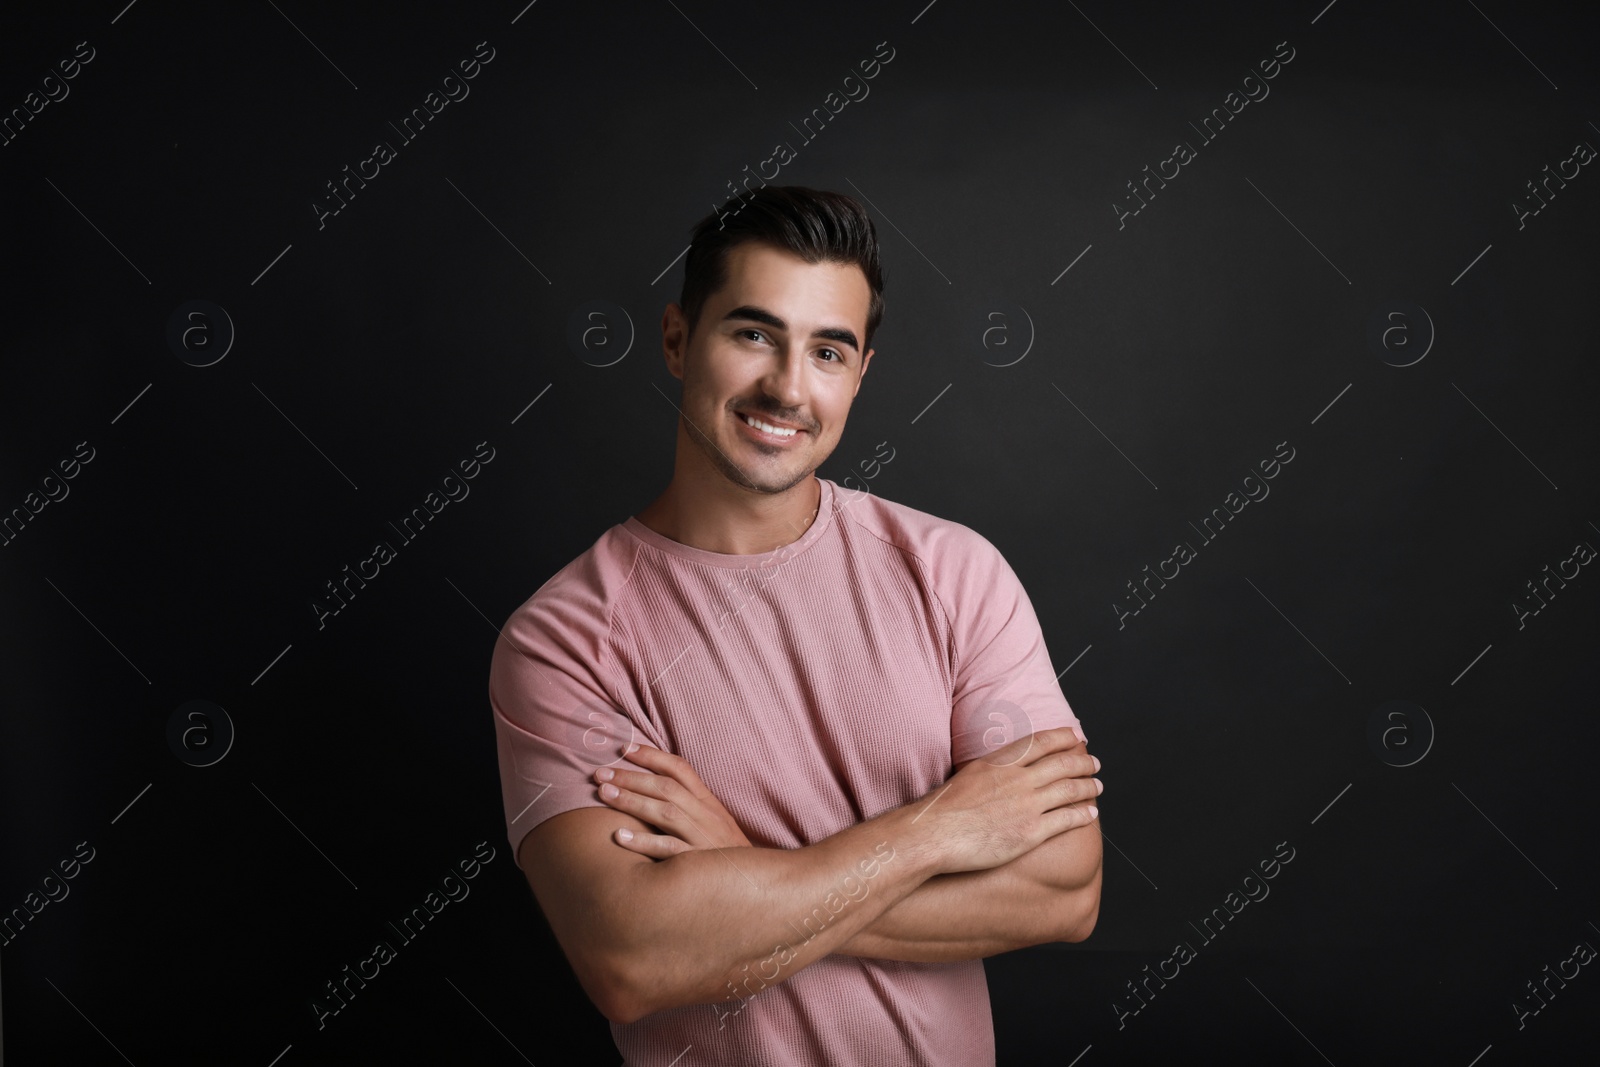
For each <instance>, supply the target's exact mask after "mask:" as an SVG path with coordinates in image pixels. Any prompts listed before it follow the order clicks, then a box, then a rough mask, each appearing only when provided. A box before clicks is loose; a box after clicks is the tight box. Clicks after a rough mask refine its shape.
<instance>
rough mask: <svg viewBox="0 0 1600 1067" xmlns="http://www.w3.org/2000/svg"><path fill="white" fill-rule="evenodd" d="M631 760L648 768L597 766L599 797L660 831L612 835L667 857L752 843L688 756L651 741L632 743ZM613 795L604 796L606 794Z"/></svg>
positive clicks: (625, 843) (628, 846) (634, 847)
mask: <svg viewBox="0 0 1600 1067" xmlns="http://www.w3.org/2000/svg"><path fill="white" fill-rule="evenodd" d="M627 757H628V760H629V762H631V763H635V764H638V765H639V766H641V767H648V768H649V769H650V770H649V771H625V770H620V769H616V768H612V767H602V768H601V769H600V770H598V771H596V772H595V774H594V776H595V780H596V781H597V782H599V783H601V784H600V799H601V800H603V801H605V802H606V803H607V804H609V805H610V806H611V807H613V808H615V809H617V810H618V811H625V812H627V813H628V814H629V815H632V816H634V817H635V818H637V819H639V820H640V821H641V822H646V823H649V824H650V825H651V826H653V827H654V828H655V829H656V830H658V831H660V832H659V833H654V834H636V833H634V832H633V831H631V830H618V831H617V832H616V833H615V834H614V835H613V836H612V840H613V841H615V842H616V843H617V844H619V845H621V846H622V847H623V848H625V849H628V850H629V851H630V852H637V853H639V854H640V855H644V856H649V857H650V858H652V859H666V858H667V857H668V856H676V855H677V854H678V853H680V852H691V851H693V850H695V849H699V848H750V847H752V846H751V845H750V839H749V838H747V837H745V835H744V831H743V830H741V829H740V828H739V824H738V823H736V822H735V821H734V819H733V816H732V815H729V814H728V809H727V808H725V807H723V806H722V801H720V800H718V799H717V798H716V797H715V796H714V795H713V794H712V792H711V790H710V789H707V788H706V784H705V783H704V782H702V781H701V780H700V776H699V775H698V774H696V773H695V771H694V768H693V767H691V766H690V765H689V761H688V760H686V759H683V758H682V757H681V756H674V755H672V754H671V753H670V752H663V751H661V750H660V749H659V748H652V747H650V746H649V745H642V746H641V745H634V746H633V747H632V748H630V749H629V750H628V752H627ZM608 793H609V794H611V795H610V796H607V795H606V794H608Z"/></svg>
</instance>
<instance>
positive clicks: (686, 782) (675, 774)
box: [628, 745, 706, 797]
mask: <svg viewBox="0 0 1600 1067" xmlns="http://www.w3.org/2000/svg"><path fill="white" fill-rule="evenodd" d="M628 760H629V761H630V762H632V763H635V764H637V765H638V766H640V767H648V768H650V769H651V770H652V771H654V772H656V773H657V774H660V775H665V776H667V777H670V778H671V779H673V780H674V781H676V782H677V783H678V784H679V785H681V786H683V787H684V788H685V789H687V790H688V791H689V792H690V793H691V794H693V795H694V796H697V797H698V796H702V795H703V794H704V793H705V792H706V786H705V783H704V782H702V781H701V780H700V776H699V775H698V774H696V773H695V772H694V767H692V766H690V764H689V761H688V760H686V759H684V758H683V757H682V756H674V755H673V754H672V753H670V752H663V751H662V750H661V749H659V748H654V747H652V746H650V745H639V746H637V747H636V748H635V749H634V750H633V751H632V752H629V753H628ZM633 773H637V772H633Z"/></svg>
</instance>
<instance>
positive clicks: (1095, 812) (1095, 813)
mask: <svg viewBox="0 0 1600 1067" xmlns="http://www.w3.org/2000/svg"><path fill="white" fill-rule="evenodd" d="M1099 817H1100V809H1099V808H1097V807H1095V806H1094V805H1093V804H1090V805H1089V818H1091V819H1098V818H1099Z"/></svg>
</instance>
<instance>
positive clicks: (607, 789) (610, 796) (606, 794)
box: [600, 785, 621, 800]
mask: <svg viewBox="0 0 1600 1067" xmlns="http://www.w3.org/2000/svg"><path fill="white" fill-rule="evenodd" d="M620 792H621V790H619V789H618V788H617V787H616V786H614V785H603V786H601V787H600V796H601V797H603V798H604V799H606V800H615V799H616V797H617V794H618V793H620Z"/></svg>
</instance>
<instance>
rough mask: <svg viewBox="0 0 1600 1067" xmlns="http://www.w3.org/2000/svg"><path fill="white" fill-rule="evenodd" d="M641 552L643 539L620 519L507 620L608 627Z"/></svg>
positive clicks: (520, 630) (518, 625)
mask: <svg viewBox="0 0 1600 1067" xmlns="http://www.w3.org/2000/svg"><path fill="white" fill-rule="evenodd" d="M638 556H639V553H638V544H637V542H635V541H634V540H633V539H632V538H631V537H629V536H628V535H627V533H626V531H625V530H623V528H622V526H621V525H620V524H618V525H615V526H612V527H611V528H609V529H608V530H606V531H605V532H604V533H602V534H601V535H600V536H599V537H598V538H597V539H596V540H595V542H594V543H593V544H592V545H590V546H589V547H588V548H586V549H584V550H583V551H582V552H580V553H579V554H578V555H577V556H575V557H574V558H573V559H572V560H571V561H569V562H568V563H567V564H566V565H565V566H563V567H562V568H561V569H560V570H558V571H556V572H555V573H554V574H552V575H551V576H550V577H549V578H548V579H546V580H545V582H544V584H543V585H541V586H539V588H538V589H536V590H534V592H533V594H532V595H531V596H529V597H528V599H526V600H524V601H523V602H522V603H521V604H520V605H519V606H518V607H517V609H516V610H515V611H513V612H512V613H511V617H510V618H509V619H507V620H506V625H505V627H504V630H505V632H506V633H507V634H509V635H512V636H514V637H515V636H519V635H520V636H523V637H531V636H533V635H541V634H542V635H548V634H550V633H552V632H558V631H559V632H568V633H572V632H578V631H588V632H596V631H598V632H604V631H605V630H607V629H609V628H610V619H611V613H612V610H613V609H614V608H615V606H616V602H617V599H618V597H619V596H620V595H621V593H622V591H623V590H624V589H625V588H626V587H627V585H628V582H629V580H630V579H631V578H632V575H633V568H634V566H635V564H636V563H637V560H638Z"/></svg>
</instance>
